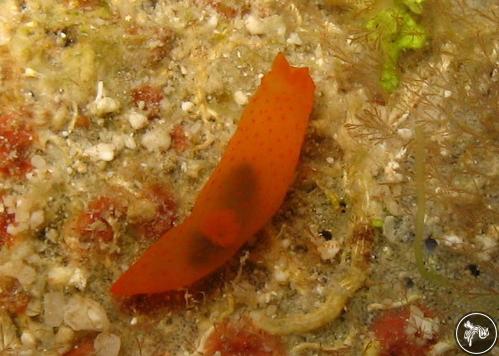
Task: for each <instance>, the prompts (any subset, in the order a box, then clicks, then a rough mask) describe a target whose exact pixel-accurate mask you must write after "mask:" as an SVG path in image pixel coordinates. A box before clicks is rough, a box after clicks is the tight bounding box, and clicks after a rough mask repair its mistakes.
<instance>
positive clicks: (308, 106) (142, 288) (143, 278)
mask: <svg viewBox="0 0 499 356" xmlns="http://www.w3.org/2000/svg"><path fill="white" fill-rule="evenodd" d="M314 89H315V86H314V83H313V81H312V78H311V77H310V75H309V73H308V69H307V68H294V67H291V66H290V65H289V64H288V62H287V61H286V58H285V57H284V55H282V54H279V55H277V57H276V59H275V60H274V63H273V65H272V70H271V71H270V72H269V73H268V74H267V75H265V76H264V77H263V79H262V83H261V85H260V87H259V88H258V90H257V91H256V93H255V94H254V96H253V98H252V99H251V101H250V102H249V104H248V106H247V107H246V109H245V110H244V112H243V115H242V117H241V120H240V122H239V126H238V129H237V131H236V133H235V134H234V136H233V137H232V139H231V140H230V142H229V144H228V146H227V148H226V150H225V152H224V155H223V157H222V160H221V161H220V163H219V165H218V166H217V167H216V169H215V171H214V172H213V174H212V175H211V177H210V179H209V180H208V182H207V183H206V185H205V186H204V187H203V189H202V190H201V192H200V194H199V196H198V198H197V200H196V203H195V205H194V208H193V210H192V213H191V215H190V216H189V217H187V218H186V219H185V221H184V222H183V223H182V224H180V225H178V226H176V227H174V228H173V229H171V230H169V231H168V232H167V233H165V235H164V236H163V237H162V238H161V239H160V240H159V241H157V242H156V243H155V244H154V245H152V246H151V247H150V248H149V249H148V250H147V251H146V252H145V253H144V254H143V255H142V257H140V258H139V260H138V261H137V262H135V264H133V265H132V266H131V267H130V269H129V270H128V271H126V272H125V273H124V274H123V275H122V276H121V277H120V278H119V279H118V280H117V281H116V282H115V283H114V285H113V286H112V289H111V290H112V292H113V293H114V294H115V295H121V296H130V295H135V294H146V293H160V292H166V291H171V290H175V289H179V288H184V287H188V286H190V285H192V284H193V283H194V282H196V281H198V280H200V279H201V278H203V277H205V276H207V275H209V274H210V273H212V272H214V271H215V270H217V269H218V268H220V267H221V266H222V265H223V264H225V263H226V262H227V261H228V260H229V259H230V258H231V257H232V256H233V255H234V254H235V253H236V252H237V251H238V249H239V248H240V247H241V246H242V245H243V244H244V243H245V242H247V241H248V240H249V239H250V238H251V236H253V235H254V234H255V233H256V232H258V231H259V230H260V229H262V228H263V226H264V225H265V224H266V223H267V222H268V221H269V220H270V219H271V218H272V216H273V215H274V214H275V213H276V212H277V210H278V209H279V207H280V205H281V204H282V202H283V200H284V197H285V195H286V192H287V191H288V189H289V187H290V185H291V183H292V182H293V178H294V174H295V170H296V166H297V164H298V159H299V156H300V151H301V147H302V144H303V140H304V138H305V133H306V130H307V126H308V121H309V116H310V113H311V111H312V105H313V97H314Z"/></svg>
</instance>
